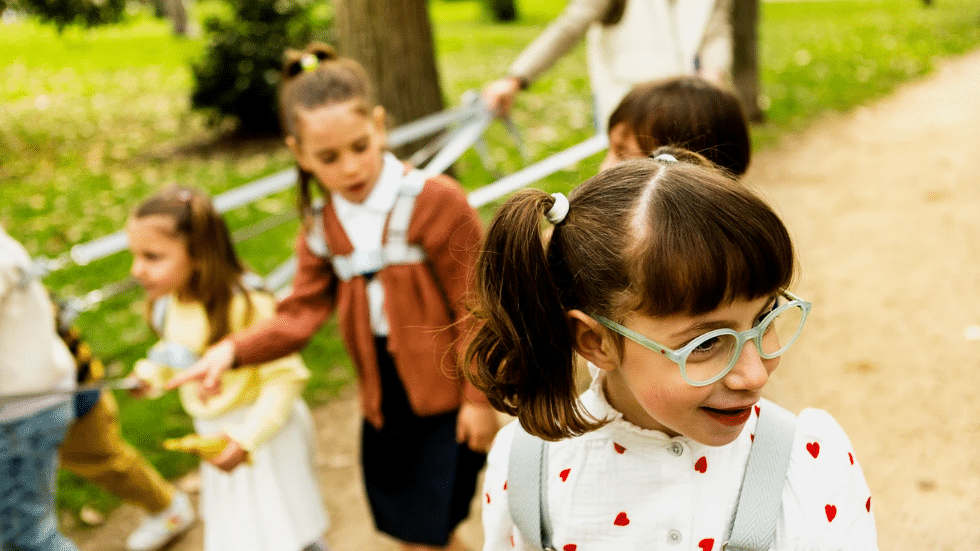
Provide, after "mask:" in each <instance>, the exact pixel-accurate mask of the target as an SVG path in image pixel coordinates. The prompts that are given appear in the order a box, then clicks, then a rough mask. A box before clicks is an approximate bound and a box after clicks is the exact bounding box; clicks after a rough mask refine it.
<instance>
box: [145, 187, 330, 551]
mask: <svg viewBox="0 0 980 551" xmlns="http://www.w3.org/2000/svg"><path fill="white" fill-rule="evenodd" d="M126 233H127V236H128V238H129V247H130V250H131V251H132V253H133V266H132V269H131V271H130V273H131V274H132V276H133V278H134V279H136V281H137V282H139V284H140V285H141V286H142V287H143V289H144V290H145V291H146V296H147V299H148V301H149V304H150V309H151V310H152V315H151V317H152V319H153V325H154V328H155V330H156V331H157V332H158V333H159V335H160V337H161V342H160V343H158V344H157V345H155V346H154V348H153V349H151V354H150V359H144V360H140V361H139V362H138V363H137V365H136V367H135V369H134V371H133V375H134V376H135V377H136V378H137V379H139V380H140V381H142V382H144V386H143V389H142V393H147V394H151V395H152V394H156V393H159V392H161V391H162V390H163V386H162V383H163V382H164V381H166V380H168V379H169V378H170V375H172V373H173V371H174V369H179V368H181V367H187V365H189V364H190V363H192V362H193V359H195V358H196V356H197V355H199V354H200V353H202V352H203V351H204V350H205V349H206V348H207V347H208V346H210V345H212V344H214V343H215V342H218V341H220V340H221V339H224V338H225V337H227V335H228V334H230V333H232V332H234V331H240V330H242V329H245V328H247V327H249V326H250V325H252V324H255V323H260V322H262V321H263V320H266V319H269V318H270V317H271V316H272V311H273V309H274V307H275V299H274V297H273V296H272V295H271V294H269V293H266V292H263V291H257V290H255V289H253V288H251V286H250V285H249V284H248V283H247V281H246V278H245V276H246V274H244V268H243V266H242V263H241V262H240V261H239V259H238V257H237V256H236V255H235V251H234V248H233V246H232V242H231V237H230V235H229V233H228V230H227V227H226V226H225V223H224V220H223V219H222V218H221V215H220V214H219V213H218V212H217V211H216V210H215V209H214V206H213V205H212V204H211V201H210V199H209V198H208V197H207V196H206V195H204V194H203V193H201V192H199V191H196V190H193V189H189V188H182V187H172V188H169V189H167V190H164V191H163V192H161V193H160V194H158V195H156V196H154V197H152V198H150V199H148V200H146V201H144V202H143V203H142V204H140V205H139V206H138V207H137V208H136V209H135V210H134V211H133V213H132V215H131V216H130V218H129V220H128V221H127V222H126ZM157 356H163V357H168V356H169V359H168V360H166V361H164V360H158V359H156V358H157ZM188 358H189V359H188ZM168 363H169V365H166V364H168ZM180 363H184V364H185V365H177V364H180ZM251 364H252V365H251V368H249V369H241V370H238V371H235V372H232V373H228V374H226V375H224V376H223V377H222V378H221V391H220V393H218V394H217V395H215V396H212V397H211V398H210V399H203V398H202V397H201V395H200V394H199V392H198V391H199V389H198V388H197V387H198V385H195V384H190V385H186V386H184V387H183V388H181V389H180V400H181V404H182V405H183V407H184V409H185V410H186V411H187V413H189V414H190V415H191V417H193V418H194V428H195V430H196V432H197V434H198V435H201V436H203V437H217V438H220V439H223V440H224V441H226V445H225V446H224V451H222V452H221V453H220V454H219V455H217V457H214V458H213V459H210V460H209V461H207V462H203V463H202V464H201V518H202V519H203V520H204V550H205V551H290V550H295V551H299V550H322V549H325V548H326V545H325V543H324V542H323V540H322V537H323V534H324V532H325V531H326V529H327V514H326V511H325V509H324V507H323V502H322V500H321V497H320V492H319V485H318V483H317V478H316V471H315V467H314V464H313V462H314V453H315V452H314V445H313V423H312V419H311V417H310V412H309V409H308V408H307V407H306V404H305V403H304V402H303V400H302V399H301V398H300V391H301V390H302V388H303V385H304V384H305V382H306V380H307V379H308V378H309V372H308V371H307V369H306V366H305V365H303V362H302V360H301V359H300V357H299V356H298V355H297V354H289V355H285V356H284V357H282V358H281V359H279V360H276V361H269V362H251ZM246 460H247V461H248V464H246V465H243V463H244V462H246ZM223 471H224V472H223Z"/></svg>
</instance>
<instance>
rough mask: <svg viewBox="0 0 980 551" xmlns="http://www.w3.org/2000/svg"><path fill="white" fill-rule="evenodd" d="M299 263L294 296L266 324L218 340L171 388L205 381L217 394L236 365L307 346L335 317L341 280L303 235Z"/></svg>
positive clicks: (208, 389)
mask: <svg viewBox="0 0 980 551" xmlns="http://www.w3.org/2000/svg"><path fill="white" fill-rule="evenodd" d="M316 222H317V223H319V220H318V221H316ZM296 259H297V260H296V276H295V277H294V278H293V286H292V292H291V293H290V295H289V296H288V297H286V298H285V299H283V301H282V302H281V303H279V305H278V306H277V307H276V311H275V316H263V317H260V318H258V319H262V320H263V321H261V322H259V323H255V324H253V325H251V326H250V327H248V328H246V329H243V330H241V331H237V332H235V333H234V334H232V335H229V336H228V337H225V338H224V339H222V340H221V341H218V342H217V343H215V344H214V345H212V346H211V347H210V348H208V349H207V350H206V351H205V353H204V354H203V355H202V356H201V359H200V360H198V362H197V363H195V364H194V365H193V366H191V367H190V368H188V369H185V370H184V371H182V372H181V373H180V374H178V375H177V376H176V377H174V378H173V379H172V380H171V381H170V382H169V383H167V388H176V387H178V386H180V385H182V384H184V383H187V382H190V381H201V389H202V392H205V393H214V392H216V390H217V388H218V385H219V381H220V378H221V374H222V373H224V372H225V371H227V370H228V369H231V367H232V366H234V365H250V364H257V363H264V362H269V361H272V360H275V359H277V358H281V357H283V356H286V355H288V354H291V353H293V352H296V351H298V350H300V349H301V348H303V346H305V345H306V343H307V342H308V341H309V340H310V338H311V337H312V336H313V334H314V333H316V330H317V329H319V327H320V326H321V325H323V322H324V321H326V320H327V318H328V317H329V316H330V315H331V314H332V313H333V309H334V297H335V295H336V285H337V276H336V275H335V274H334V272H333V267H332V266H331V265H330V262H328V261H327V260H325V259H322V258H319V257H317V256H316V255H314V254H313V253H312V252H311V251H310V249H309V247H308V246H307V245H306V238H305V235H304V234H303V233H300V234H299V236H298V237H297V238H296Z"/></svg>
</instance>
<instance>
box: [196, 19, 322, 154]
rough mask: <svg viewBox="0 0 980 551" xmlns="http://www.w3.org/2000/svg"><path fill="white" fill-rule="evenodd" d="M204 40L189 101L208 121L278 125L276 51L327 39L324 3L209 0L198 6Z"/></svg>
mask: <svg viewBox="0 0 980 551" xmlns="http://www.w3.org/2000/svg"><path fill="white" fill-rule="evenodd" d="M199 11H200V13H201V14H202V18H201V19H202V21H201V25H202V27H203V29H204V32H205V33H206V36H207V40H208V44H207V47H206V51H205V54H204V56H203V58H202V59H201V60H200V61H199V62H197V63H194V64H193V66H192V68H191V69H192V72H193V80H194V82H193V89H192V92H191V105H192V106H193V107H194V108H196V109H202V110H205V111H206V112H208V113H209V115H210V120H211V122H212V123H214V124H220V123H222V122H224V121H225V120H226V119H228V118H229V117H230V118H232V119H234V120H235V121H236V122H237V124H238V130H240V131H241V132H242V133H245V134H272V133H275V132H278V130H279V120H278V117H277V114H276V86H277V84H278V82H279V70H280V66H281V62H282V53H283V51H284V50H285V49H286V48H287V47H294V48H301V47H303V46H304V45H305V44H306V43H307V42H309V41H310V40H312V39H316V40H322V41H327V42H329V41H330V37H329V28H330V26H331V21H332V13H331V12H330V11H329V3H328V2H315V3H314V2H312V1H309V0H212V1H210V2H205V3H202V4H201V5H200V8H199Z"/></svg>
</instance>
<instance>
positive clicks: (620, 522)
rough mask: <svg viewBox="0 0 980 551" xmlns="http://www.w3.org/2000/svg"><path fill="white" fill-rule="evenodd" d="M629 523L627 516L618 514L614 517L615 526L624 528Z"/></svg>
mask: <svg viewBox="0 0 980 551" xmlns="http://www.w3.org/2000/svg"><path fill="white" fill-rule="evenodd" d="M629 523H630V519H629V517H628V516H626V513H619V514H618V515H616V520H614V521H613V524H615V525H616V526H626V525H627V524H629Z"/></svg>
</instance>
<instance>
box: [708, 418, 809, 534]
mask: <svg viewBox="0 0 980 551" xmlns="http://www.w3.org/2000/svg"><path fill="white" fill-rule="evenodd" d="M795 432H796V415H793V413H792V412H790V411H787V410H786V409H783V408H782V407H780V406H777V405H776V404H773V403H766V404H764V405H763V406H761V408H760V410H759V422H758V423H757V424H756V428H755V440H754V441H753V442H752V451H751V452H750V453H749V462H748V465H747V466H746V468H745V478H743V479H742V493H741V495H740V496H739V499H738V508H737V509H736V510H735V519H734V520H733V521H732V535H731V537H730V538H729V540H728V542H727V543H726V544H725V545H724V546H722V549H724V550H726V551H769V549H770V547H771V546H772V541H773V539H774V538H775V536H776V519H777V518H779V509H780V506H781V505H782V502H783V499H782V496H783V487H784V486H785V484H786V471H787V470H788V469H789V459H790V452H791V451H792V448H793V436H794V434H795Z"/></svg>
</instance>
